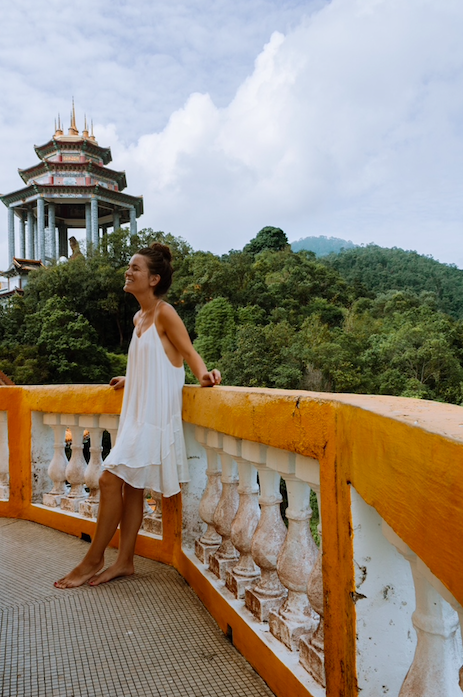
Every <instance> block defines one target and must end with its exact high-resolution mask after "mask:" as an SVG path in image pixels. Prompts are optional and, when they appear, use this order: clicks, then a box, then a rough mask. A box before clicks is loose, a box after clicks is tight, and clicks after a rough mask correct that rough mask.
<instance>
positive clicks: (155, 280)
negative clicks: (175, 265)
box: [150, 273, 161, 288]
mask: <svg viewBox="0 0 463 697" xmlns="http://www.w3.org/2000/svg"><path fill="white" fill-rule="evenodd" d="M160 280H161V277H160V275H159V274H158V273H155V274H151V276H150V286H152V287H153V288H156V286H157V285H159V281H160Z"/></svg>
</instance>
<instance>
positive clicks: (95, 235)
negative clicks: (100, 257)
mask: <svg viewBox="0 0 463 697" xmlns="http://www.w3.org/2000/svg"><path fill="white" fill-rule="evenodd" d="M90 206H91V214H92V243H93V246H94V248H95V249H97V248H98V242H99V241H100V231H99V229H98V199H97V198H92V200H91V202H90Z"/></svg>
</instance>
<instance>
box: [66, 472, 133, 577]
mask: <svg viewBox="0 0 463 697" xmlns="http://www.w3.org/2000/svg"><path fill="white" fill-rule="evenodd" d="M123 484H124V482H123V481H122V479H120V478H119V477H116V475H115V474H112V473H111V472H108V471H107V470H106V471H105V472H103V474H102V475H101V477H100V505H99V507H98V518H97V523H96V530H95V537H94V538H93V541H92V543H91V545H90V548H89V550H88V552H87V554H86V555H85V557H84V558H83V559H82V561H81V562H80V564H78V565H77V566H76V567H75V569H73V570H72V571H70V572H69V573H68V574H67V575H66V576H64V577H63V578H61V579H60V580H59V581H56V582H55V586H56V588H76V587H77V586H82V585H83V584H84V583H86V581H88V580H89V579H90V578H92V576H94V575H95V574H96V573H98V571H99V570H100V569H101V567H102V566H103V564H104V553H105V549H106V547H107V546H108V544H109V543H110V542H111V538H112V536H113V535H114V533H115V532H116V529H117V526H118V525H119V522H120V521H121V518H122V511H123V498H122V486H123Z"/></svg>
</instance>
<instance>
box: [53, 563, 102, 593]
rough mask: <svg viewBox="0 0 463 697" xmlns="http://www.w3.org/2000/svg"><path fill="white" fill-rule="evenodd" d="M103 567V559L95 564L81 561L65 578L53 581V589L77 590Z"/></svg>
mask: <svg viewBox="0 0 463 697" xmlns="http://www.w3.org/2000/svg"><path fill="white" fill-rule="evenodd" d="M103 565H104V559H101V560H100V561H99V562H97V563H96V564H92V563H89V562H85V561H82V562H81V563H80V564H78V565H77V566H76V568H75V569H73V570H72V571H70V572H69V573H68V574H67V575H66V576H63V578H60V579H59V581H55V583H54V584H53V585H54V586H55V588H78V586H83V585H84V583H87V581H88V580H89V579H90V578H92V577H93V576H95V574H97V573H98V571H100V569H101V568H102V567H103Z"/></svg>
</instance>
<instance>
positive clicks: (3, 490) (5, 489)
mask: <svg viewBox="0 0 463 697" xmlns="http://www.w3.org/2000/svg"><path fill="white" fill-rule="evenodd" d="M9 460H10V454H9V448H8V414H7V412H6V411H0V501H8V499H9V496H10V485H9V482H10V477H9V467H10V463H9Z"/></svg>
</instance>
